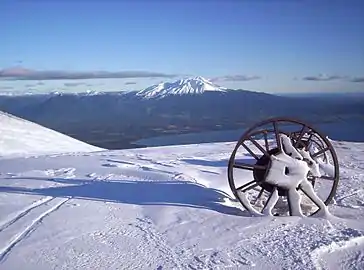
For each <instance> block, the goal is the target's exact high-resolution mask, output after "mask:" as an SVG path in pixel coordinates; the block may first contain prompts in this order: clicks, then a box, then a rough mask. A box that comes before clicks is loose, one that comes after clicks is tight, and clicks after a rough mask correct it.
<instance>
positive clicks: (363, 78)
mask: <svg viewBox="0 0 364 270" xmlns="http://www.w3.org/2000/svg"><path fill="white" fill-rule="evenodd" d="M350 81H351V82H356V83H362V82H364V77H354V78H351V79H350Z"/></svg>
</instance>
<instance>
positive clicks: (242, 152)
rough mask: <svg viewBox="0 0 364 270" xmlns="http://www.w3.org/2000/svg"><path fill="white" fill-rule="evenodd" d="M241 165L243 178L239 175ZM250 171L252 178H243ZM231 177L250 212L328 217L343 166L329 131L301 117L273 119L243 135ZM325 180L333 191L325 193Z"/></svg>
mask: <svg viewBox="0 0 364 270" xmlns="http://www.w3.org/2000/svg"><path fill="white" fill-rule="evenodd" d="M242 156H243V157H244V158H242ZM247 157H250V159H249V158H247ZM241 160H243V161H241ZM248 160H249V161H250V162H247V161H248ZM251 161H253V162H251ZM241 170H244V171H245V172H244V173H245V175H244V177H240V176H239V173H240V172H241ZM248 173H250V174H251V176H250V178H251V181H247V182H244V183H241V182H240V180H241V179H247V177H246V176H247V174H248ZM228 178H229V185H230V188H231V190H232V192H233V194H234V195H235V197H236V198H237V200H238V201H240V203H241V204H242V205H243V206H244V208H245V209H246V210H247V211H249V212H250V213H251V214H252V215H286V214H287V213H288V214H289V215H294V216H305V215H307V216H309V215H314V214H315V215H316V214H320V215H324V216H327V215H328V214H329V212H328V208H327V205H328V204H329V203H330V202H331V200H332V198H333V196H334V195H335V192H336V188H337V185H338V180H339V167H338V160H337V156H336V153H335V151H334V148H333V147H332V145H331V142H330V141H329V140H328V139H327V137H326V136H323V135H322V134H320V133H319V132H317V131H316V130H315V129H313V128H312V127H310V126H309V125H308V124H305V123H303V122H300V121H297V120H291V119H270V120H267V121H264V122H262V123H259V124H257V125H255V126H254V127H253V128H251V129H249V130H248V131H247V132H246V133H245V134H244V135H243V136H242V138H241V139H240V140H239V142H238V143H237V145H236V147H235V149H234V151H233V153H232V154H231V157H230V160H229V168H228ZM327 185H329V186H330V189H329V191H330V192H329V194H327V193H326V194H325V192H322V191H326V190H327ZM322 186H325V188H322Z"/></svg>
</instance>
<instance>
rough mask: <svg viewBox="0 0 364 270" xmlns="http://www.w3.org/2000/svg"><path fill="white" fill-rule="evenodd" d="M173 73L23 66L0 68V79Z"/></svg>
mask: <svg viewBox="0 0 364 270" xmlns="http://www.w3.org/2000/svg"><path fill="white" fill-rule="evenodd" d="M176 76H177V75H175V74H166V73H160V72H150V71H117V72H110V71H84V72H81V71H63V70H30V69H25V68H9V69H3V70H0V79H1V78H3V79H10V80H62V79H67V80H77V79H109V78H113V79H114V78H115V79H118V78H173V77H176Z"/></svg>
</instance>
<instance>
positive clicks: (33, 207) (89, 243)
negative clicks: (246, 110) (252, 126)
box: [0, 142, 364, 270]
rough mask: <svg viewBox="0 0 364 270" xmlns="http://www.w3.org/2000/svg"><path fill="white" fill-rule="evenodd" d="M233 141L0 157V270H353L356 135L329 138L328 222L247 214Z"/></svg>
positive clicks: (360, 221)
mask: <svg viewBox="0 0 364 270" xmlns="http://www.w3.org/2000/svg"><path fill="white" fill-rule="evenodd" d="M234 146H235V142H232V143H215V144H197V145H185V146H173V147H158V148H145V149H130V150H122V151H103V152H97V153H84V154H73V155H52V156H48V157H47V156H42V157H38V158H15V159H6V160H4V159H0V269H2V270H12V269H22V270H28V269H36V270H43V269H44V270H45V269H98V270H102V269H364V173H363V172H364V156H363V153H364V144H363V143H355V144H354V143H344V142H334V146H335V147H336V150H337V153H338V157H339V160H340V170H341V179H340V182H339V187H338V191H337V194H336V196H335V202H334V204H332V205H330V206H329V210H330V212H331V213H332V214H333V215H334V216H333V217H328V218H312V217H311V218H300V217H272V216H265V217H251V216H249V215H247V213H246V211H243V210H242V209H240V208H239V205H237V204H235V203H234V202H233V201H232V200H231V192H230V191H229V187H228V182H227V172H226V170H227V162H228V158H229V156H230V153H231V151H232V150H233V148H234ZM242 157H245V158H249V155H248V153H242ZM250 158H251V157H250ZM246 180H247V181H250V180H249V179H246Z"/></svg>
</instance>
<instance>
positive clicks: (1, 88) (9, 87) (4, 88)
mask: <svg viewBox="0 0 364 270" xmlns="http://www.w3.org/2000/svg"><path fill="white" fill-rule="evenodd" d="M14 89H15V88H14V87H12V86H0V90H14Z"/></svg>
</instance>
